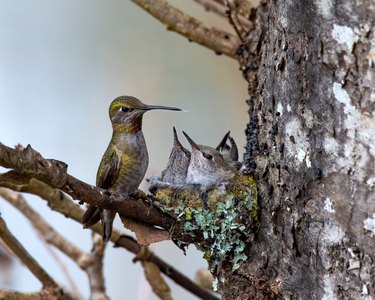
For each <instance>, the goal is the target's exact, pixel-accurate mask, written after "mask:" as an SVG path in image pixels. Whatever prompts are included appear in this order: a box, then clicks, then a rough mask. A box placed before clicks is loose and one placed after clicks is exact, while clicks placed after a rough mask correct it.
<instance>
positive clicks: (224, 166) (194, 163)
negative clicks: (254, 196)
mask: <svg viewBox="0 0 375 300" xmlns="http://www.w3.org/2000/svg"><path fill="white" fill-rule="evenodd" d="M182 133H183V134H184V135H185V137H186V139H187V140H188V142H189V144H190V145H191V149H192V150H191V159H190V164H189V167H188V171H187V176H186V183H187V184H194V185H200V186H201V188H202V189H203V190H207V189H208V188H210V187H212V186H214V185H219V184H220V183H224V182H226V181H228V180H229V179H230V178H232V177H233V176H234V175H235V174H236V172H237V170H236V169H235V168H234V167H232V166H230V165H229V164H228V163H227V162H226V161H225V160H224V157H223V155H221V153H220V152H219V151H218V150H216V149H214V148H212V147H209V146H204V145H197V144H196V143H195V142H194V141H193V140H192V139H191V138H190V137H189V136H188V135H187V134H186V132H184V131H183V132H182Z"/></svg>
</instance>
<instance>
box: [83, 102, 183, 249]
mask: <svg viewBox="0 0 375 300" xmlns="http://www.w3.org/2000/svg"><path fill="white" fill-rule="evenodd" d="M154 109H163V110H174V111H181V109H179V108H176V107H169V106H159V105H147V104H144V103H142V102H141V101H140V100H138V99H137V98H135V97H131V96H120V97H117V98H116V99H115V100H113V101H112V103H111V105H110V106H109V117H110V120H111V123H112V129H113V133H112V138H111V141H110V143H109V145H108V147H107V150H106V151H105V153H104V155H103V158H102V160H101V162H100V165H99V168H98V172H97V176H96V185H97V186H98V187H101V188H103V189H107V190H108V191H109V192H119V193H129V194H130V193H132V192H134V191H136V189H137V188H138V186H139V184H140V183H141V181H142V179H143V177H144V176H145V173H146V170H147V167H148V152H147V146H146V142H145V138H144V136H143V132H142V118H143V114H144V113H145V112H147V111H149V110H154ZM115 216H116V212H115V211H111V210H107V209H104V210H101V209H99V208H98V207H95V206H89V208H88V209H87V211H86V212H85V214H84V216H83V224H84V227H85V228H87V227H90V226H92V225H94V224H96V223H97V222H98V221H99V219H101V220H102V224H103V240H104V241H105V242H107V241H108V240H109V238H110V237H111V233H112V224H113V220H114V218H115Z"/></svg>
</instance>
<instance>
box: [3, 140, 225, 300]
mask: <svg viewBox="0 0 375 300" xmlns="http://www.w3.org/2000/svg"><path fill="white" fill-rule="evenodd" d="M0 146H1V144H0ZM0 150H1V147H0ZM0 154H1V151H0ZM0 157H1V155H0ZM0 162H1V158H0ZM0 179H1V176H0ZM13 180H14V178H13ZM18 180H19V182H18V183H17V182H16V181H15V180H14V181H13V185H11V186H8V187H11V188H12V189H14V190H17V191H21V192H27V193H31V194H34V195H37V196H39V197H41V198H42V199H44V200H46V201H47V202H48V206H49V207H50V208H51V209H52V210H54V211H57V212H60V213H61V214H63V215H64V216H65V217H67V218H71V219H73V220H75V221H77V222H79V223H81V221H82V216H83V210H82V209H81V208H80V206H79V205H78V204H75V203H74V202H73V201H72V200H71V199H70V198H69V197H68V196H67V195H66V194H64V193H62V192H61V191H60V190H57V189H54V188H51V187H50V186H48V185H46V184H45V183H43V182H41V181H39V180H36V179H33V178H32V179H30V180H29V182H28V183H26V182H22V181H20V179H19V178H18ZM2 184H4V182H1V180H0V185H2ZM91 229H92V230H93V231H94V232H96V233H99V234H100V235H102V226H100V225H99V224H96V225H94V226H92V227H91ZM111 241H112V242H113V243H114V244H115V245H116V246H117V247H122V248H125V249H127V250H128V251H130V252H132V253H134V254H138V253H139V252H140V251H141V246H140V245H139V244H138V243H137V242H136V241H135V240H134V239H133V238H132V237H130V236H126V235H123V234H121V233H120V232H119V231H117V230H113V232H112V236H111ZM149 252H150V254H149V256H148V260H149V261H150V262H153V263H154V264H156V265H157V266H158V267H159V269H160V271H161V272H162V273H164V274H165V275H166V276H168V277H169V278H171V279H172V280H173V281H175V282H176V283H177V284H179V285H181V286H182V287H184V288H185V289H186V290H188V291H190V292H191V293H193V294H194V295H196V296H197V297H199V298H201V299H208V300H218V298H217V297H216V296H215V295H213V294H212V293H211V292H210V291H207V290H205V289H202V288H200V287H199V286H198V285H196V284H195V283H194V282H193V281H192V280H190V279H189V278H188V277H186V276H185V275H184V274H182V273H180V272H179V271H178V270H177V269H175V268H173V267H172V266H170V265H169V264H168V263H167V262H165V261H164V260H162V259H161V258H159V257H158V256H157V255H155V254H154V253H152V252H151V251H149Z"/></svg>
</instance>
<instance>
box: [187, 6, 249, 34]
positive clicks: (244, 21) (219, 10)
mask: <svg viewBox="0 0 375 300" xmlns="http://www.w3.org/2000/svg"><path fill="white" fill-rule="evenodd" d="M194 1H195V2H197V3H198V4H200V5H202V6H203V7H204V8H205V9H206V10H207V11H210V12H213V13H215V14H217V15H219V16H221V17H227V16H228V15H227V12H226V7H225V5H224V4H222V3H220V2H221V1H217V0H194ZM238 21H239V22H240V23H241V25H242V27H244V28H246V31H251V29H252V28H253V27H254V24H253V23H252V22H251V21H250V20H249V19H248V18H247V17H245V16H243V15H241V14H238Z"/></svg>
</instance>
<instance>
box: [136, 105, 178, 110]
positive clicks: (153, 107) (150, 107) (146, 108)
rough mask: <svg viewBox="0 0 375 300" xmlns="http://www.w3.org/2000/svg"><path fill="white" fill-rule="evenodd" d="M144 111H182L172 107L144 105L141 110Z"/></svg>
mask: <svg viewBox="0 0 375 300" xmlns="http://www.w3.org/2000/svg"><path fill="white" fill-rule="evenodd" d="M143 109H144V110H152V109H163V110H174V111H182V109H180V108H177V107H173V106H161V105H145V107H144V108H143Z"/></svg>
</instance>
